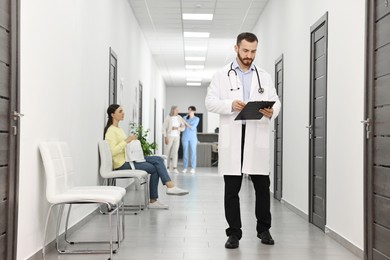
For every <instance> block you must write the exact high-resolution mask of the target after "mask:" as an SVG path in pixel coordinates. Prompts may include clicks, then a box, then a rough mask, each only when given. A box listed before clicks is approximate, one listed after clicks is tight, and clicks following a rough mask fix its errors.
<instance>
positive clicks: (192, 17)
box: [182, 13, 213, 21]
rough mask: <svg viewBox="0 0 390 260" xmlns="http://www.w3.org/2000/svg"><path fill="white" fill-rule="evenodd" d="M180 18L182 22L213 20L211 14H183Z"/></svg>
mask: <svg viewBox="0 0 390 260" xmlns="http://www.w3.org/2000/svg"><path fill="white" fill-rule="evenodd" d="M182 17H183V20H200V21H211V20H213V14H194V13H184V14H183V16H182Z"/></svg>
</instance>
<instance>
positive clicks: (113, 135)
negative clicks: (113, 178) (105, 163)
mask: <svg viewBox="0 0 390 260" xmlns="http://www.w3.org/2000/svg"><path fill="white" fill-rule="evenodd" d="M126 138H127V136H126V134H125V132H124V131H123V129H122V128H120V127H116V126H114V125H111V126H110V127H109V128H108V129H107V132H106V135H105V136H104V139H105V140H106V141H107V142H108V144H109V146H110V150H111V154H112V164H113V168H114V169H117V168H119V167H121V166H122V165H123V164H124V163H125V162H126V159H125V158H126V156H125V148H126V145H127V143H126V141H125V139H126Z"/></svg>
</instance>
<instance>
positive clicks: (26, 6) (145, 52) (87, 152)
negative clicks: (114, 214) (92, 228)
mask: <svg viewBox="0 0 390 260" xmlns="http://www.w3.org/2000/svg"><path fill="white" fill-rule="evenodd" d="M110 47H112V48H113V50H114V51H115V52H116V54H117V55H118V77H119V78H122V79H123V87H119V92H120V93H119V95H120V100H122V102H121V103H122V105H123V107H124V108H125V111H126V120H125V121H126V122H124V123H123V124H122V126H123V128H124V129H125V130H126V131H127V125H128V121H129V120H130V119H131V115H132V112H133V111H132V108H133V102H134V98H133V96H132V95H133V94H134V92H135V88H136V87H137V86H138V81H139V80H140V81H141V82H142V83H143V88H144V99H143V102H144V104H143V107H144V125H145V126H146V127H152V126H153V117H152V116H150V113H151V112H152V111H153V100H154V98H157V97H159V98H157V107H158V111H159V112H158V113H157V116H158V120H157V122H158V123H159V122H161V121H162V119H161V117H162V112H161V111H162V108H163V107H164V106H165V95H164V93H165V86H164V83H163V81H162V78H161V75H160V74H159V73H158V70H157V68H156V66H155V63H154V61H153V59H152V56H151V53H150V51H149V48H148V47H147V44H146V42H145V40H144V37H143V35H142V33H141V31H140V29H139V27H138V25H137V22H136V19H135V18H134V15H133V13H132V10H131V8H130V7H129V4H128V2H127V1H126V0H116V1H110V0H83V1H78V0H67V1H60V0H35V1H24V0H23V1H21V76H20V80H21V105H20V106H21V111H22V113H24V114H25V116H24V117H23V119H22V121H21V131H20V133H21V135H20V140H21V142H20V144H21V146H20V183H19V188H20V193H19V219H18V223H19V226H18V235H17V236H18V245H17V246H18V255H17V259H27V258H28V257H30V256H31V255H33V254H34V253H36V252H37V251H38V250H40V249H41V246H42V239H43V230H44V221H45V216H46V213H47V210H48V203H47V201H46V197H45V179H44V169H43V165H42V161H41V157H40V155H39V151H38V144H39V142H41V141H47V140H64V141H66V142H68V143H69V144H70V146H71V148H72V151H73V155H74V158H75V169H76V170H77V171H78V172H79V173H80V175H79V176H78V184H80V185H94V184H97V183H98V182H99V178H98V152H97V142H98V140H101V139H102V135H103V127H104V125H105V121H106V119H107V116H106V112H105V111H106V108H107V106H108V72H109V59H108V58H109V48H110ZM151 75H153V77H152V76H151ZM161 97H162V98H161ZM157 131H158V132H161V125H159V126H158V129H157ZM152 134H153V133H152V132H151V135H152ZM157 137H158V138H161V137H160V136H159V135H157ZM159 142H161V140H159ZM91 210H93V208H92V207H90V208H87V207H76V208H75V210H74V217H73V218H72V219H71V223H72V224H73V223H75V222H77V221H78V220H80V219H81V218H83V217H84V216H86V215H87V214H89V212H91ZM50 224H51V225H50V229H49V232H48V234H49V236H48V239H49V240H52V239H53V238H54V228H53V224H54V217H52V218H51V223H50Z"/></svg>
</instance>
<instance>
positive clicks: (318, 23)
mask: <svg viewBox="0 0 390 260" xmlns="http://www.w3.org/2000/svg"><path fill="white" fill-rule="evenodd" d="M323 23H325V24H324V26H325V37H326V40H325V44H326V46H325V50H326V68H325V70H326V77H325V86H326V88H327V85H328V76H327V75H328V12H326V13H325V14H324V15H323V16H322V17H321V18H320V19H318V20H317V21H316V22H315V23H314V24H313V25H312V26H311V27H310V107H309V111H310V115H309V127H308V128H309V131H310V133H309V134H310V135H311V133H312V127H313V122H312V118H313V115H312V112H313V103H314V102H312V101H314V96H313V94H314V93H313V92H314V91H313V86H314V75H315V73H314V66H313V63H312V58H313V57H314V53H313V52H314V48H313V44H312V37H313V32H314V31H316V30H317V28H318V27H320V26H321V25H322V24H323ZM324 95H325V114H324V124H325V126H324V127H325V129H324V146H325V153H324V154H325V162H324V171H325V172H324V187H323V190H324V198H323V199H324V216H323V217H324V226H323V227H319V228H321V229H322V230H323V231H324V230H325V225H326V211H327V210H326V201H327V199H326V196H327V192H326V188H327V185H326V181H327V175H326V159H327V158H326V157H327V156H326V154H327V149H326V148H327V147H326V142H327V138H326V136H327V129H326V128H327V114H326V110H327V102H326V100H327V92H325V93H324ZM313 140H314V139H313V138H309V222H310V223H312V224H313V212H314V208H313V203H314V200H313V198H312V197H313V196H312V195H313V194H314V185H313V176H312V172H313V170H312V169H313V167H314V166H313V162H312V157H313V156H312V154H313V152H314V149H313V146H314V141H313ZM315 226H316V227H318V226H317V225H315Z"/></svg>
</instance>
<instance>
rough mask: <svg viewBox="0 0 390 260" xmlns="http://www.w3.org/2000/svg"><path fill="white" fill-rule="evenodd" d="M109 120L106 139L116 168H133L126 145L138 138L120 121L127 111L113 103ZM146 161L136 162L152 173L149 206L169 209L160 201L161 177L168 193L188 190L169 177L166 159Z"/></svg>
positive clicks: (173, 193)
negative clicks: (122, 125)
mask: <svg viewBox="0 0 390 260" xmlns="http://www.w3.org/2000/svg"><path fill="white" fill-rule="evenodd" d="M107 114H108V121H107V124H106V127H105V128H104V139H105V140H106V141H107V142H108V144H109V146H110V150H111V154H112V161H113V167H114V170H125V169H131V166H130V163H129V162H126V160H125V158H126V157H125V149H126V145H127V144H128V143H130V142H131V141H133V140H135V139H137V136H136V135H130V136H128V137H127V136H126V134H125V132H124V131H123V129H122V128H119V126H118V124H119V121H121V120H123V118H124V115H125V113H124V112H123V109H122V107H120V106H119V105H117V104H112V105H110V106H109V107H108V108H107ZM145 160H146V161H145V162H134V167H135V169H137V170H144V171H146V172H147V173H149V174H150V204H149V208H152V209H153V208H157V209H167V208H168V205H166V204H164V203H161V202H160V201H158V200H157V199H158V182H159V178H160V179H161V182H162V183H163V185H165V186H167V195H186V194H188V191H186V190H183V189H180V188H178V187H176V186H175V185H174V183H173V182H172V181H171V179H170V178H169V175H168V172H167V169H166V168H165V165H164V161H163V159H162V158H161V157H159V156H145Z"/></svg>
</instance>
